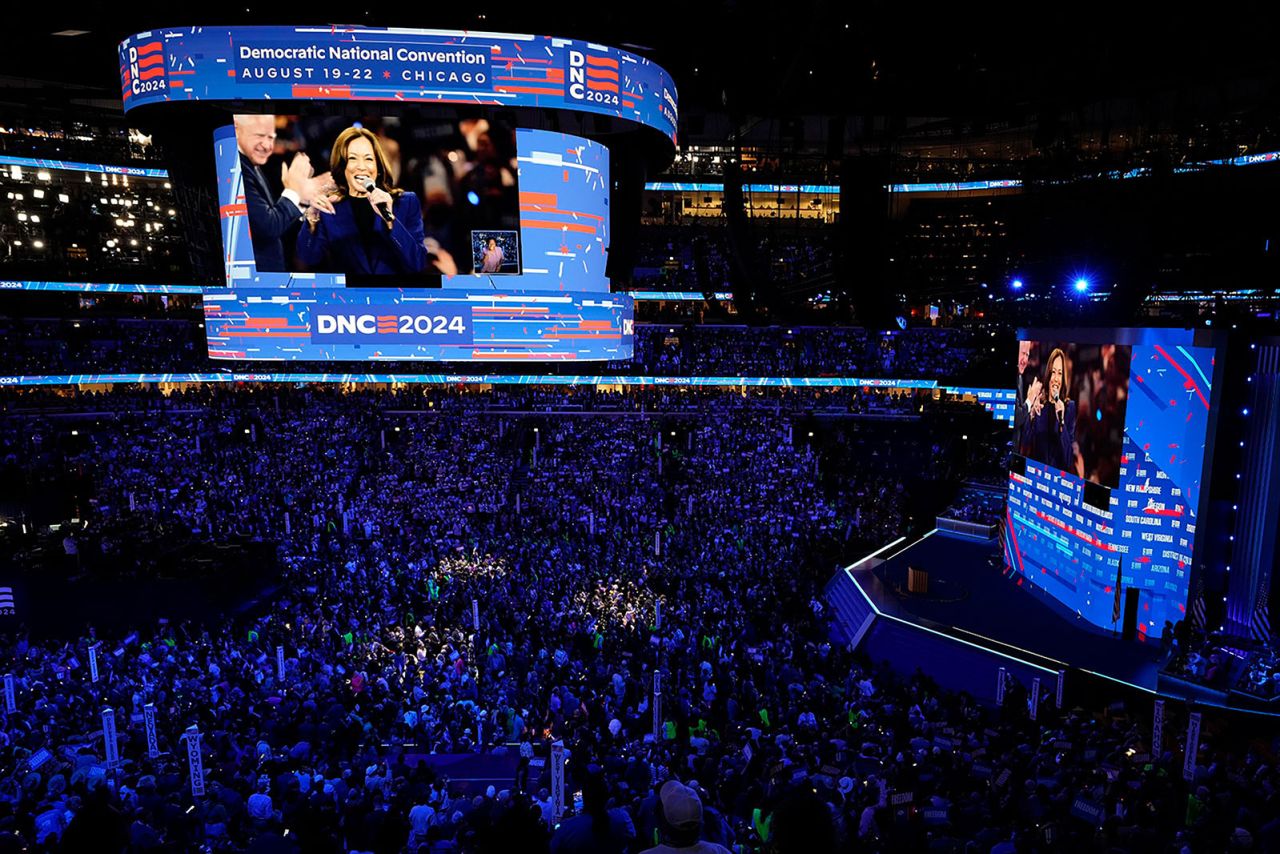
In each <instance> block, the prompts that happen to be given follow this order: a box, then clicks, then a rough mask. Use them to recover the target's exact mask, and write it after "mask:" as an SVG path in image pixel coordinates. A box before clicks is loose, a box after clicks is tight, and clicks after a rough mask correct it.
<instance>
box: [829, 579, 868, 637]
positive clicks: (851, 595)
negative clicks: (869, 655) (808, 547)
mask: <svg viewBox="0 0 1280 854" xmlns="http://www.w3.org/2000/svg"><path fill="white" fill-rule="evenodd" d="M824 595H825V598H826V600H827V604H829V605H830V606H831V608H832V609H833V610H834V611H835V623H836V625H837V626H838V634H839V635H840V640H841V642H843V643H851V644H852V645H853V646H854V647H855V648H856V647H857V645H858V644H859V643H861V641H862V638H863V637H864V636H865V635H866V632H867V629H869V628H870V627H871V624H872V623H873V622H874V621H875V610H874V609H873V608H872V607H871V603H870V602H868V601H867V598H866V597H865V596H863V595H862V593H861V592H860V591H859V590H858V586H857V584H855V583H854V581H853V579H852V578H850V577H849V573H848V571H847V570H845V569H840V570H838V571H837V572H836V574H835V575H834V576H833V577H832V578H831V580H830V581H829V582H827V589H826V591H825V594H824Z"/></svg>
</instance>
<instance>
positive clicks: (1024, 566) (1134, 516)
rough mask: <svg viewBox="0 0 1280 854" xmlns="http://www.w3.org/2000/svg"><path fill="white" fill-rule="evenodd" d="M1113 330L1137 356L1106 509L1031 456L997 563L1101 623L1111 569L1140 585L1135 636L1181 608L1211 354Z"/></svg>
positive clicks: (1011, 501)
mask: <svg viewBox="0 0 1280 854" xmlns="http://www.w3.org/2000/svg"><path fill="white" fill-rule="evenodd" d="M1116 334H1117V336H1118V337H1117V343H1132V353H1133V358H1132V361H1131V365H1130V380H1129V399H1128V405H1127V412H1126V416H1125V429H1124V443H1123V451H1122V456H1121V467H1120V478H1119V486H1118V487H1117V488H1115V489H1113V490H1111V493H1110V506H1109V507H1108V508H1107V509H1106V510H1099V509H1097V508H1095V507H1093V506H1091V505H1089V504H1087V503H1085V500H1084V497H1085V489H1086V485H1085V481H1084V480H1083V479H1081V478H1080V477H1077V476H1076V475H1075V474H1074V473H1070V472H1065V471H1062V470H1060V469H1055V468H1051V467H1049V466H1046V465H1044V464H1042V463H1037V462H1034V461H1031V460H1027V463H1026V473H1025V474H1016V473H1010V475H1009V495H1008V511H1007V515H1006V519H1005V525H1006V531H1005V534H1006V536H1005V537H1004V543H1005V562H1006V566H1007V567H1008V569H1009V571H1010V572H1011V573H1012V574H1013V575H1014V576H1015V577H1016V578H1017V580H1018V583H1019V584H1022V583H1030V584H1033V585H1035V586H1037V587H1039V588H1041V589H1043V590H1044V591H1045V592H1046V593H1048V594H1049V595H1050V596H1051V597H1052V598H1054V599H1056V600H1058V601H1059V602H1061V603H1062V604H1063V605H1064V606H1066V607H1067V608H1069V609H1070V610H1072V611H1073V612H1075V613H1076V614H1077V615H1078V616H1080V617H1082V618H1084V619H1086V620H1088V621H1089V622H1091V623H1093V624H1095V625H1097V626H1099V627H1102V628H1106V629H1111V628H1113V626H1114V624H1113V605H1114V602H1115V595H1116V589H1115V584H1116V577H1117V571H1119V575H1120V580H1121V585H1122V586H1123V587H1124V588H1131V587H1136V588H1137V589H1138V590H1139V591H1140V597H1139V612H1138V616H1139V619H1138V632H1139V634H1140V635H1142V636H1145V637H1152V638H1154V637H1159V636H1160V635H1161V634H1162V632H1163V630H1164V622H1165V621H1166V620H1169V621H1170V622H1173V623H1176V622H1178V621H1179V620H1181V619H1183V618H1184V617H1185V616H1186V606H1187V592H1188V581H1189V579H1190V576H1191V567H1192V564H1193V561H1194V560H1195V557H1196V529H1197V524H1198V519H1199V515H1200V513H1201V511H1202V509H1203V507H1204V482H1203V479H1204V478H1205V476H1206V475H1205V472H1206V468H1207V466H1206V460H1207V456H1208V449H1209V447H1210V446H1211V444H1212V433H1213V431H1212V426H1213V423H1214V419H1215V418H1216V415H1217V400H1216V398H1215V396H1214V379H1213V378H1214V369H1215V356H1216V350H1215V349H1214V348H1213V347H1206V346H1195V345H1194V344H1193V333H1192V332H1191V331H1188V330H1120V331H1119V332H1117V333H1116ZM1079 417H1080V418H1088V417H1092V413H1089V412H1081V413H1080V415H1079ZM1116 627H1117V628H1118V626H1116Z"/></svg>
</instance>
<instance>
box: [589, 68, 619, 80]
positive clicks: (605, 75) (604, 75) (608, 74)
mask: <svg viewBox="0 0 1280 854" xmlns="http://www.w3.org/2000/svg"><path fill="white" fill-rule="evenodd" d="M587 76H588V77H595V78H598V79H600V80H617V79H618V72H616V71H610V70H609V69H607V68H588V69H587Z"/></svg>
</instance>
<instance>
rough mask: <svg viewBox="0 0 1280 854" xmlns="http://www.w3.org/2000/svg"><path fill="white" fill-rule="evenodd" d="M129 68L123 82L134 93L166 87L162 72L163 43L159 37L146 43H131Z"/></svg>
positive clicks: (141, 93)
mask: <svg viewBox="0 0 1280 854" xmlns="http://www.w3.org/2000/svg"><path fill="white" fill-rule="evenodd" d="M128 53H129V56H128V59H129V68H128V70H127V71H126V72H125V83H126V84H127V85H128V87H129V92H130V93H132V94H134V95H145V94H147V93H149V92H160V91H163V90H164V89H166V88H167V87H168V85H169V84H168V82H167V81H166V79H165V72H164V45H163V44H161V42H160V40H159V39H156V40H154V41H149V42H147V43H146V44H137V45H135V44H131V45H129V49H128Z"/></svg>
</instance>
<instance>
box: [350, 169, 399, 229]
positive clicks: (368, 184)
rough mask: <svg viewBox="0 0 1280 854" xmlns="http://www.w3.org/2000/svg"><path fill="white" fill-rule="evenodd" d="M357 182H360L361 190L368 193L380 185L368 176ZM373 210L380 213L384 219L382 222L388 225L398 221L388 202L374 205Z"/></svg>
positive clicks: (361, 177) (358, 179) (363, 176)
mask: <svg viewBox="0 0 1280 854" xmlns="http://www.w3.org/2000/svg"><path fill="white" fill-rule="evenodd" d="M356 180H357V181H359V182H360V187H361V189H363V190H364V191H365V192H366V193H372V192H373V191H374V190H376V189H377V188H378V185H377V184H375V183H373V179H372V178H370V177H369V176H368V175H361V176H360V177H359V178H357V179H356ZM373 209H374V210H375V211H377V212H378V216H380V217H382V221H383V222H385V223H386V224H387V225H391V223H393V222H395V221H396V218H395V217H394V216H393V215H392V214H391V207H390V206H389V205H388V204H387V203H386V202H383V203H381V204H377V205H374V206H373Z"/></svg>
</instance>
